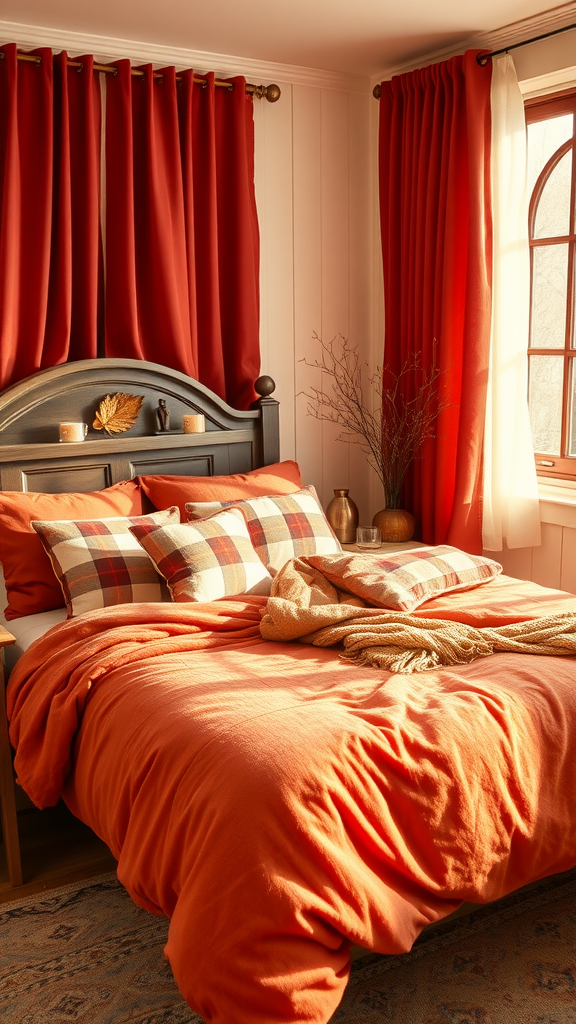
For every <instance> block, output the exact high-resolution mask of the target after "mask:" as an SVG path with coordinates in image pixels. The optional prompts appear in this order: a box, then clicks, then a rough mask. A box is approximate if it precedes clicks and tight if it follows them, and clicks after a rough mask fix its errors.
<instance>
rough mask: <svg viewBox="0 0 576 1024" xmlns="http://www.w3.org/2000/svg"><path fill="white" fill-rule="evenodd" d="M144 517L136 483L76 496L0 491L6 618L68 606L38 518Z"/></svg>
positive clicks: (0, 537)
mask: <svg viewBox="0 0 576 1024" xmlns="http://www.w3.org/2000/svg"><path fill="white" fill-rule="evenodd" d="M139 515H142V494H141V491H140V488H139V486H138V483H137V481H136V480H124V481H123V482H122V483H120V484H114V486H113V487H107V488H106V489H105V490H103V491H89V492H86V493H85V494H84V493H77V494H36V493H28V494H21V493H20V492H19V491H0V562H2V564H3V566H4V578H5V580H6V592H7V594H8V606H7V608H6V610H5V612H4V614H5V616H6V618H7V619H17V618H19V617H20V616H21V615H33V614H34V613H35V612H47V611H50V609H51V608H61V607H62V606H63V604H64V596H63V594H62V589H61V587H60V584H59V582H58V580H57V579H56V576H55V575H54V570H53V568H52V565H51V563H50V559H49V558H48V555H47V554H46V552H45V550H44V548H43V547H42V542H41V540H40V538H39V536H38V534H37V533H35V532H34V530H33V528H32V527H31V526H30V523H31V521H32V520H33V519H42V520H54V519H68V520H72V519H110V518H111V517H113V516H139Z"/></svg>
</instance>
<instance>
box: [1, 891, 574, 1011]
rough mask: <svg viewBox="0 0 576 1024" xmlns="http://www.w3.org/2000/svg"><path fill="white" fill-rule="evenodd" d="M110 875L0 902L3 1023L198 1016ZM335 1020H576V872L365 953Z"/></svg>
mask: <svg viewBox="0 0 576 1024" xmlns="http://www.w3.org/2000/svg"><path fill="white" fill-rule="evenodd" d="M167 927H168V923H167V921H166V920H165V919H164V918H159V917H155V916H153V915H152V914H147V913H146V911H143V910H140V909H139V908H138V907H136V906H134V904H133V903H132V902H131V900H130V899H129V897H128V896H127V894H126V893H125V891H124V890H123V889H122V888H121V886H120V885H119V883H118V882H117V881H116V879H115V877H114V876H113V875H105V876H103V877H101V878H97V879H93V880H91V881H90V882H80V883H77V884H75V885H70V886H66V887H65V888H63V889H56V890H54V891H52V892H50V893H48V894H42V895H38V896H32V897H30V898H28V899H25V900H20V901H18V902H16V903H7V904H2V905H0V1020H1V1021H2V1024H48V1022H50V1024H63V1022H65V1021H66V1022H68V1024H124V1022H128V1021H129V1022H130V1024H202V1022H201V1021H200V1018H199V1017H198V1016H197V1015H196V1014H194V1013H192V1011H191V1010H190V1009H189V1007H188V1006H187V1005H186V1004H185V1003H184V1001H183V1000H182V998H181V997H180V995H179V993H178V990H177V988H176V985H175V983H174V981H173V978H172V975H171V973H170V968H169V966H168V964H167V963H166V961H165V960H164V958H163V955H162V948H163V945H164V942H165V940H166V931H167ZM332 1021H333V1024H388V1022H392V1024H576V871H571V872H568V873H567V874H565V875H557V876H554V877H553V878H551V879H547V880H545V881H544V882H542V883H540V884H539V885H538V886H536V887H535V888H533V889H531V890H530V891H529V892H527V893H523V894H520V895H513V896H509V897H507V898H506V899H505V900H501V901H500V902H499V903H497V904H493V905H491V906H488V907H482V908H479V909H478V910H476V911H475V912H474V913H473V914H471V915H469V916H465V917H460V918H458V919H456V920H454V921H452V922H449V923H447V924H445V925H443V926H440V927H438V928H437V929H434V930H430V931H428V932H425V933H424V935H422V936H421V937H420V939H419V940H418V942H417V943H416V944H415V945H414V948H413V949H412V951H411V952H410V953H407V954H405V955H404V956H396V957H384V956H378V955H376V954H370V955H368V956H365V957H362V958H361V959H360V960H358V961H357V962H356V963H355V964H354V965H353V969H352V977H351V979H350V983H349V985H348V989H347V991H346V995H345V998H344V1001H343V1002H342V1004H341V1006H340V1008H339V1009H338V1011H337V1012H336V1014H335V1015H334V1017H333V1018H332Z"/></svg>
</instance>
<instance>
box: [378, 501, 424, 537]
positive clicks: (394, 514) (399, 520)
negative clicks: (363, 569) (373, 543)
mask: <svg viewBox="0 0 576 1024" xmlns="http://www.w3.org/2000/svg"><path fill="white" fill-rule="evenodd" d="M372 526H377V527H378V529H379V530H380V535H381V537H382V540H383V541H384V543H385V544H400V543H402V542H404V541H407V540H412V537H413V536H414V530H415V528H416V521H415V519H414V516H413V515H412V513H411V512H407V511H406V510H405V509H403V508H383V509H382V510H381V511H380V512H377V513H376V515H375V516H374V518H373V520H372Z"/></svg>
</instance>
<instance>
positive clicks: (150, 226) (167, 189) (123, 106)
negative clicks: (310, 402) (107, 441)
mask: <svg viewBox="0 0 576 1024" xmlns="http://www.w3.org/2000/svg"><path fill="white" fill-rule="evenodd" d="M142 70H143V71H144V77H143V78H142V79H139V78H134V77H133V76H131V74H130V65H129V63H128V61H120V63H119V65H118V74H117V75H116V76H115V77H114V78H111V79H110V80H109V81H108V82H107V95H106V151H107V157H106V165H107V174H106V178H107V189H106V353H107V355H123V356H132V357H134V358H138V359H149V360H153V361H155V362H161V363H163V364H164V365H167V366H171V367H173V368H175V369H178V370H182V371H184V372H185V373H188V374H190V375H191V376H194V377H198V379H199V380H201V381H202V382H203V383H204V384H206V385H207V386H208V387H210V388H212V389H213V390H214V391H216V393H217V394H219V395H221V397H222V398H224V399H225V400H226V401H227V402H228V403H229V404H230V405H233V406H235V407H236V408H247V407H248V406H249V405H250V403H251V402H252V401H253V400H254V398H255V393H254V390H253V382H254V380H255V379H256V377H257V376H258V373H259V367H260V355H259V289H258V272H259V236H258V222H257V216H256V205H255V199H254V166H253V159H254V158H253V153H254V138H253V119H252V99H251V97H250V96H249V95H248V94H247V93H246V90H245V81H244V79H241V78H237V79H234V81H233V88H232V89H231V90H226V89H222V88H218V89H217V88H216V87H215V84H214V77H213V76H212V75H210V76H208V82H207V84H206V85H201V84H198V83H194V76H193V73H192V72H191V71H185V72H180V73H179V74H178V78H179V79H180V81H179V82H177V80H176V74H175V72H174V68H165V69H164V70H163V71H162V72H161V75H162V77H161V78H160V79H159V78H155V77H154V75H153V72H152V68H151V66H146V67H145V68H143V69H142Z"/></svg>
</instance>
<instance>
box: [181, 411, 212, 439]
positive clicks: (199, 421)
mask: <svg viewBox="0 0 576 1024" xmlns="http://www.w3.org/2000/svg"><path fill="white" fill-rule="evenodd" d="M182 422H183V424H184V433H185V434H203V433H204V431H205V430H206V418H205V416H204V415H203V414H202V413H201V412H198V413H187V414H186V415H185V416H183V417H182Z"/></svg>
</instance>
